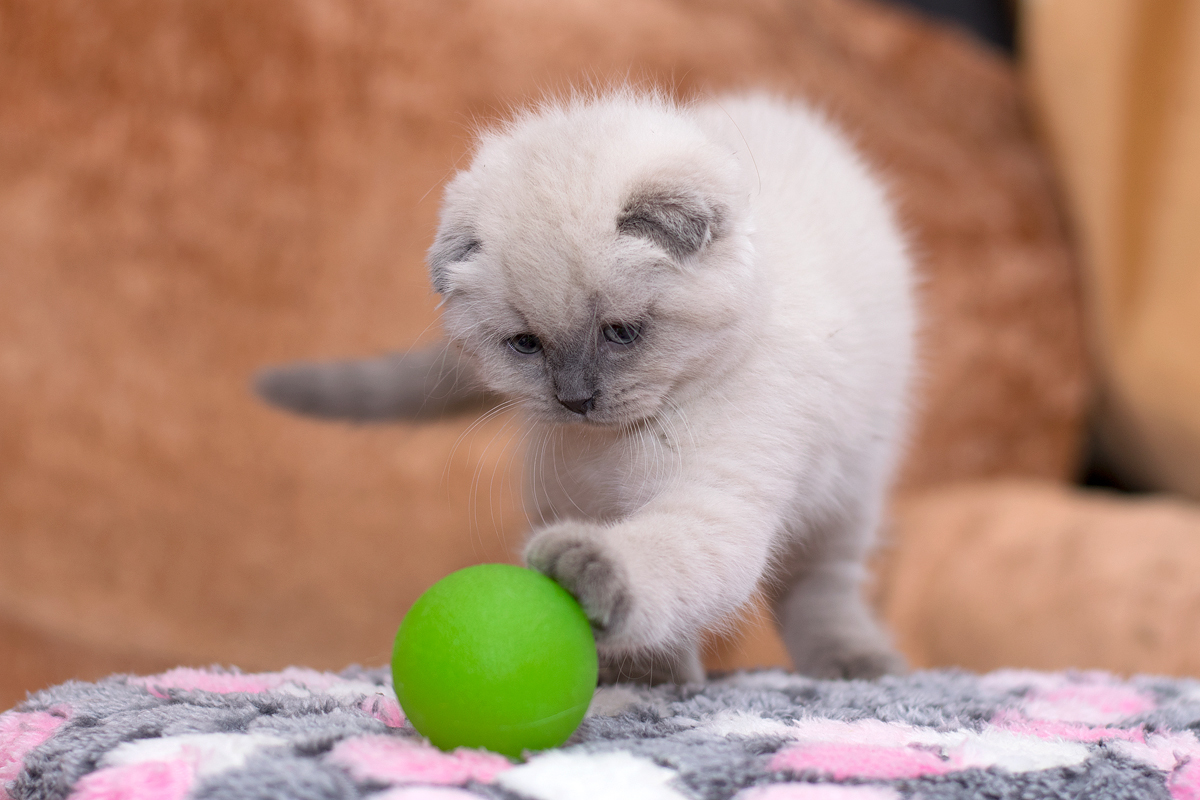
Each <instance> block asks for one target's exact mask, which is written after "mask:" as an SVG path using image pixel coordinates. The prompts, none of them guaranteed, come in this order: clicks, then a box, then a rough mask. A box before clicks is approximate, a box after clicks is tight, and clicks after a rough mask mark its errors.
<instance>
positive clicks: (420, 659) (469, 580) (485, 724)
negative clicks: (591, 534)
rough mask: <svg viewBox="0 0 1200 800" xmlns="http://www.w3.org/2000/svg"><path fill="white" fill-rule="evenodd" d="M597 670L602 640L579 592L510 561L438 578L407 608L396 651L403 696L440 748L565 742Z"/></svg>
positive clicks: (502, 748)
mask: <svg viewBox="0 0 1200 800" xmlns="http://www.w3.org/2000/svg"><path fill="white" fill-rule="evenodd" d="M596 673H597V662H596V642H595V640H594V639H593V638H592V628H591V625H590V624H588V620H587V617H586V616H585V615H584V613H583V609H582V608H580V606H579V604H578V603H577V602H575V598H573V597H571V595H570V594H568V593H567V591H566V590H565V589H563V588H562V587H561V586H559V585H558V584H557V583H555V582H554V581H552V580H551V579H549V578H547V577H546V576H545V575H542V574H541V573H539V572H534V571H532V570H528V569H522V568H521V567H514V566H511V565H509V564H481V565H479V566H476V567H468V568H466V569H462V570H459V571H458V572H455V573H452V574H450V575H447V576H446V577H445V578H443V579H442V580H440V581H438V582H437V583H435V584H434V585H433V586H431V587H430V588H429V590H428V591H426V592H425V594H423V595H421V597H420V598H418V599H417V602H416V603H414V604H413V606H412V608H410V609H409V611H408V614H406V615H405V617H404V621H403V622H401V623H400V630H399V631H397V633H396V646H395V648H394V649H393V651H392V677H393V679H394V682H395V687H396V697H397V698H398V699H399V700H400V706H401V708H403V709H404V713H405V715H406V716H407V717H408V719H409V721H411V722H412V724H413V727H414V728H416V729H417V731H418V732H419V733H421V734H422V735H423V736H426V737H427V738H428V739H429V741H431V742H433V743H434V744H435V745H437V746H438V747H440V748H442V749H443V750H449V749H452V748H455V747H486V748H487V749H488V750H493V751H495V752H497V753H503V754H504V755H506V756H508V757H510V758H518V757H520V755H521V752H522V751H524V750H544V749H545V748H548V747H557V746H558V745H560V744H562V743H563V742H565V741H566V740H567V737H569V736H570V735H571V734H572V733H574V732H575V729H576V728H578V727H579V723H580V722H581V721H582V720H583V715H584V714H585V713H586V712H587V708H588V704H589V703H590V702H591V700H592V695H593V693H594V692H595V690H596Z"/></svg>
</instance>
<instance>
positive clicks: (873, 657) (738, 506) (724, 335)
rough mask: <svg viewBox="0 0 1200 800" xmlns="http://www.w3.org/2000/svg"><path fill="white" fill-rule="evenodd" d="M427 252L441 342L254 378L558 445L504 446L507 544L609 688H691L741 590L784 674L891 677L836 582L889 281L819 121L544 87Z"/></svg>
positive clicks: (892, 333) (845, 171)
mask: <svg viewBox="0 0 1200 800" xmlns="http://www.w3.org/2000/svg"><path fill="white" fill-rule="evenodd" d="M429 265H430V270H431V274H432V278H433V285H434V288H435V289H436V290H437V291H438V292H439V293H441V294H442V296H443V299H444V325H445V329H446V333H447V339H448V343H447V344H445V345H442V346H440V347H438V348H435V349H433V350H430V351H425V352H420V353H415V354H411V355H408V356H403V357H388V358H384V359H375V360H370V361H359V362H346V363H342V364H333V365H300V366H294V367H288V368H283V369H280V370H273V371H269V372H267V373H264V375H263V376H262V377H261V378H260V381H259V389H260V391H261V392H262V393H263V395H264V396H265V397H267V398H268V399H269V400H271V401H272V402H275V403H277V404H280V405H283V406H286V407H289V408H292V409H294V410H299V411H304V412H307V413H316V414H324V415H328V416H339V417H349V418H356V419H370V418H384V417H416V416H422V415H427V414H431V413H439V412H443V411H447V410H454V409H455V408H458V407H462V406H464V405H466V404H468V403H469V401H470V400H471V399H472V398H473V397H475V396H477V395H478V394H479V393H480V392H481V391H485V390H487V391H490V392H493V393H495V394H497V395H500V396H502V397H506V398H512V399H516V400H518V401H519V402H520V406H521V408H522V409H523V410H524V413H525V416H526V418H527V420H528V424H529V425H531V426H536V427H538V428H541V429H543V430H544V431H545V432H546V433H547V435H549V436H552V437H553V441H554V447H555V449H556V452H557V453H558V454H559V455H560V457H559V458H557V459H553V460H549V459H539V458H537V457H536V455H537V452H538V451H537V449H536V448H535V449H533V450H532V451H531V457H530V458H529V459H528V468H529V470H530V472H531V474H530V476H529V485H530V487H531V499H532V501H533V502H534V503H536V506H537V513H538V514H540V517H541V518H542V519H544V520H547V521H548V524H546V525H545V526H544V527H541V528H539V529H537V530H535V531H533V533H532V535H531V537H530V539H529V542H528V544H527V546H526V549H525V558H526V561H527V563H528V564H529V565H530V566H532V567H535V568H537V569H539V570H541V571H542V572H545V573H546V574H548V575H550V576H551V577H553V578H554V579H555V580H557V581H559V582H560V583H561V584H562V585H563V586H565V587H566V588H567V589H568V590H569V591H571V592H572V593H573V594H574V595H575V596H576V597H577V598H578V599H579V600H580V602H581V603H582V604H583V607H584V609H585V610H586V611H587V614H588V616H589V618H590V619H591V620H592V622H593V624H594V626H595V629H596V632H597V641H598V644H599V647H600V651H601V656H602V660H603V663H604V664H605V665H606V674H607V677H609V678H610V679H616V678H620V679H633V680H642V681H654V682H657V681H662V680H670V681H676V682H684V681H694V680H700V679H702V678H703V676H704V672H703V668H702V667H701V663H700V659H699V656H698V645H699V643H700V639H701V636H702V633H703V632H704V631H706V630H710V629H713V628H714V627H719V626H721V625H723V624H726V623H728V621H729V620H730V619H731V617H733V616H734V615H736V614H737V613H738V611H739V609H742V608H743V607H744V606H745V605H746V603H747V602H748V601H749V600H750V599H751V597H752V596H753V595H754V593H755V591H756V590H757V589H759V588H762V589H764V590H765V591H766V593H767V594H768V596H769V599H770V600H771V601H772V603H773V606H774V608H775V612H776V617H777V619H778V622H779V625H780V628H781V631H782V634H783V638H784V641H785V643H786V645H787V648H788V651H789V652H790V653H791V656H792V659H793V660H794V662H795V665H796V668H797V669H798V670H799V671H801V672H804V673H808V674H811V675H816V676H821V677H834V676H845V677H870V676H875V675H879V674H881V673H885V672H890V671H895V670H898V669H900V668H901V666H902V665H901V662H900V659H899V658H898V657H897V656H896V655H895V654H894V653H893V652H892V650H891V649H890V648H889V647H888V644H887V642H886V640H885V637H884V636H883V635H882V633H881V632H880V630H879V628H878V627H877V626H876V624H875V622H874V621H873V619H872V617H871V614H870V612H869V611H868V609H867V607H866V606H865V604H864V602H863V600H862V597H861V593H860V583H861V580H862V578H863V560H864V558H865V555H866V553H867V551H868V549H869V547H870V545H871V543H872V539H873V537H874V534H875V530H876V528H877V527H878V525H879V522H880V515H881V511H882V507H883V504H884V497H885V493H886V490H887V487H888V482H889V478H890V475H891V472H892V469H893V466H894V463H895V461H896V458H897V449H898V443H899V441H900V439H901V435H902V430H903V424H904V420H905V416H906V388H907V385H908V380H909V372H910V369H911V364H912V359H913V356H912V350H913V327H914V313H913V301H912V277H911V268H910V263H909V256H908V254H907V251H906V248H905V243H904V240H903V237H902V236H901V234H900V232H899V231H898V229H897V225H896V222H895V220H894V218H893V215H892V212H891V210H890V208H889V205H888V203H887V200H886V198H885V195H884V191H883V190H882V189H881V187H880V185H879V183H878V182H877V181H876V180H875V179H874V178H872V176H871V175H870V174H869V172H868V170H867V169H866V168H865V167H864V165H863V163H862V161H861V160H860V159H859V158H858V157H857V156H856V155H855V153H854V152H853V151H852V149H851V147H850V146H849V145H848V144H847V142H846V139H845V137H844V136H843V135H841V134H840V133H838V132H837V131H836V130H834V129H833V128H831V127H830V126H829V124H827V123H826V122H825V121H824V120H823V119H821V118H820V117H819V116H818V115H816V114H814V113H813V112H812V111H810V110H808V109H807V108H805V107H803V106H800V105H796V104H792V103H783V102H778V101H776V100H772V99H769V98H767V97H763V96H750V97H740V98H738V97H729V98H724V99H721V100H719V101H716V102H702V103H697V104H695V105H675V104H673V103H671V102H669V101H667V100H664V99H661V98H659V97H656V96H647V95H643V94H635V93H632V92H620V93H616V94H611V95H607V96H603V97H600V98H590V99H574V100H570V101H567V102H564V103H561V104H547V105H544V106H542V107H540V108H538V109H536V110H535V111H534V112H531V113H528V114H526V115H524V116H521V117H519V118H517V119H516V120H515V121H513V122H511V123H510V124H508V125H507V126H505V127H503V128H502V129H500V130H497V131H494V132H492V133H488V134H485V135H484V136H483V137H482V139H481V141H480V143H479V146H478V149H477V152H476V154H475V157H474V160H473V162H472V164H471V166H470V168H469V169H467V170H466V171H464V172H461V173H459V174H458V175H457V176H456V177H455V178H454V179H453V181H452V182H451V183H450V184H449V186H448V187H447V189H446V194H445V201H444V205H443V209H442V218H441V226H440V229H439V231H438V235H437V239H436V241H435V243H434V245H433V247H432V248H431V249H430V251H429ZM564 455H565V457H561V456H564Z"/></svg>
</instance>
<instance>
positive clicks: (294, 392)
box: [254, 342, 494, 422]
mask: <svg viewBox="0 0 1200 800" xmlns="http://www.w3.org/2000/svg"><path fill="white" fill-rule="evenodd" d="M254 388H255V391H257V392H258V395H259V396H260V397H262V398H263V399H264V400H266V401H267V402H268V403H271V404H273V405H276V406H279V407H281V408H286V409H288V410H289V411H295V412H297V413H300V414H308V415H311V416H316V417H327V418H332V419H345V420H353V421H356V422H377V421H382V420H392V419H410V420H417V419H430V418H435V417H440V416H444V415H447V414H453V413H456V412H459V411H466V410H471V409H474V410H479V409H481V408H483V407H484V406H485V405H487V404H488V403H490V402H494V399H493V398H492V397H491V396H489V395H488V394H487V393H486V392H485V391H484V390H483V389H482V388H481V387H480V384H479V382H478V381H477V380H476V378H475V375H474V373H473V371H472V370H471V368H470V367H469V366H468V365H467V364H466V362H465V361H464V360H463V359H462V357H461V355H460V352H459V350H458V349H457V348H456V347H454V346H453V345H450V344H448V343H446V342H440V343H438V344H436V345H433V346H431V347H426V348H423V349H418V350H411V351H409V352H407V353H404V354H395V355H387V356H381V357H379V358H366V359H358V360H352V361H331V362H325V363H304V362H297V363H294V364H288V365H285V366H280V367H271V368H268V369H264V370H262V371H261V372H259V373H258V375H257V376H256V378H255V382H254Z"/></svg>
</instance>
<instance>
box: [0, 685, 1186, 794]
mask: <svg viewBox="0 0 1200 800" xmlns="http://www.w3.org/2000/svg"><path fill="white" fill-rule="evenodd" d="M1197 729H1200V682H1197V681H1192V680H1178V679H1168V678H1135V679H1132V680H1128V681H1125V680H1120V679H1117V678H1114V677H1112V676H1110V675H1107V674H1103V673H1091V672H1089V673H1036V672H1015V671H1007V672H996V673H992V674H989V675H984V676H976V675H970V674H965V673H960V672H946V671H941V672H922V673H916V674H913V675H910V676H907V677H903V678H887V679H883V680H879V681H875V682H836V681H815V680H810V679H807V678H802V677H797V676H795V675H789V674H785V673H782V672H778V671H770V672H758V673H748V674H746V673H739V674H735V675H731V676H728V677H724V678H719V679H716V680H712V681H710V682H709V683H707V684H706V685H703V686H688V687H682V688H680V687H662V688H656V689H644V688H639V687H630V686H615V687H606V688H602V689H600V690H598V691H597V693H596V698H595V700H594V702H593V705H592V709H591V711H590V713H589V714H588V716H587V718H586V719H585V720H584V722H583V725H582V727H581V728H580V729H579V731H578V732H577V733H576V734H575V735H574V736H573V737H572V739H571V741H570V742H568V744H567V745H566V746H564V747H562V748H560V749H558V750H554V751H548V752H543V753H533V754H529V755H528V756H527V758H526V759H525V760H524V761H523V762H522V763H511V762H509V761H508V760H506V759H504V758H502V757H500V756H497V755H494V754H491V753H487V752H483V751H471V750H459V751H455V752H452V753H443V752H440V751H438V750H436V749H434V748H432V747H431V746H429V745H428V744H427V743H426V742H424V741H423V740H422V739H421V737H420V736H418V735H417V734H416V733H415V732H414V731H413V730H412V728H411V727H410V726H408V725H407V724H406V722H405V719H404V715H403V713H402V712H401V710H400V708H399V706H398V705H397V704H396V700H395V697H394V695H393V694H392V691H391V686H390V684H389V679H388V676H387V674H386V673H385V671H382V670H376V671H365V670H351V671H348V672H346V673H343V674H341V675H334V674H329V673H319V672H313V671H309V670H300V669H289V670H286V671H284V672H279V673H269V674H243V673H240V672H237V671H223V670H215V669H214V670H192V669H177V670H173V671H171V672H167V673H164V674H162V675H156V676H153V677H122V676H118V677H113V678H109V679H107V680H104V681H101V682H100V683H96V684H84V683H68V684H64V685H62V686H59V687H56V688H54V689H50V690H47V691H44V692H41V693H38V694H36V695H33V696H32V697H31V698H30V699H29V700H28V701H27V702H26V703H24V704H23V705H21V706H19V707H18V708H16V709H14V710H12V711H9V712H8V713H6V714H4V715H2V716H0V781H3V784H2V785H3V787H4V789H3V790H0V797H5V792H7V797H11V798H14V800H18V799H19V800H26V799H28V800H35V799H36V800H59V799H60V798H68V797H69V798H72V800H183V798H197V800H199V799H201V798H203V800H217V799H218V798H220V799H221V800H251V799H252V798H254V799H258V798H261V799H262V800H267V799H268V798H297V799H303V800H308V799H309V798H311V799H312V800H319V799H324V798H331V799H332V798H363V797H370V798H372V800H468V798H471V797H490V798H496V799H497V800H500V799H512V800H515V799H516V798H534V800H576V799H578V800H585V798H586V799H588V800H591V799H592V798H614V799H615V800H643V799H644V800H668V798H669V799H670V800H681V799H682V798H701V799H703V800H723V799H724V798H736V800H899V798H917V797H920V798H1014V800H1015V799H1016V798H1021V799H1022V800H1039V799H1040V798H1138V800H1143V799H1144V798H1158V797H1161V798H1175V799H1176V800H1184V798H1200V741H1198V740H1197V737H1196V734H1195V733H1194V730H1197Z"/></svg>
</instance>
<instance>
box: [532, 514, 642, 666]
mask: <svg viewBox="0 0 1200 800" xmlns="http://www.w3.org/2000/svg"><path fill="white" fill-rule="evenodd" d="M602 530H603V529H602V528H601V527H600V526H598V525H588V524H586V523H572V522H568V523H562V524H559V525H554V526H552V527H549V528H545V529H543V530H541V531H539V532H538V533H537V534H535V535H534V536H533V538H532V539H530V540H529V544H528V545H527V546H526V548H525V563H526V564H528V565H529V566H530V567H532V568H533V569H536V570H537V571H538V572H541V573H543V574H545V575H548V576H549V577H551V578H553V579H554V580H555V581H557V582H558V583H559V585H561V586H562V587H563V588H564V589H566V590H567V591H568V592H570V593H571V594H572V595H574V596H575V599H577V600H578V601H579V604H580V605H581V606H583V610H584V613H586V614H587V617H588V619H589V620H590V621H591V623H592V628H593V629H594V631H595V634H596V640H597V642H598V643H600V644H603V643H604V642H605V641H607V640H611V639H613V638H615V637H618V636H620V635H621V633H622V632H623V628H624V627H625V626H626V623H627V622H628V621H629V617H630V612H631V611H632V605H633V595H632V592H630V590H629V581H628V578H627V576H626V574H625V570H624V569H623V568H622V567H621V565H620V564H619V563H618V562H617V561H616V560H615V559H613V558H611V557H610V556H608V555H607V554H606V553H605V552H604V549H603V547H602V546H601V545H600V543H599V541H597V540H598V539H599V534H600V533H601V531H602Z"/></svg>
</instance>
